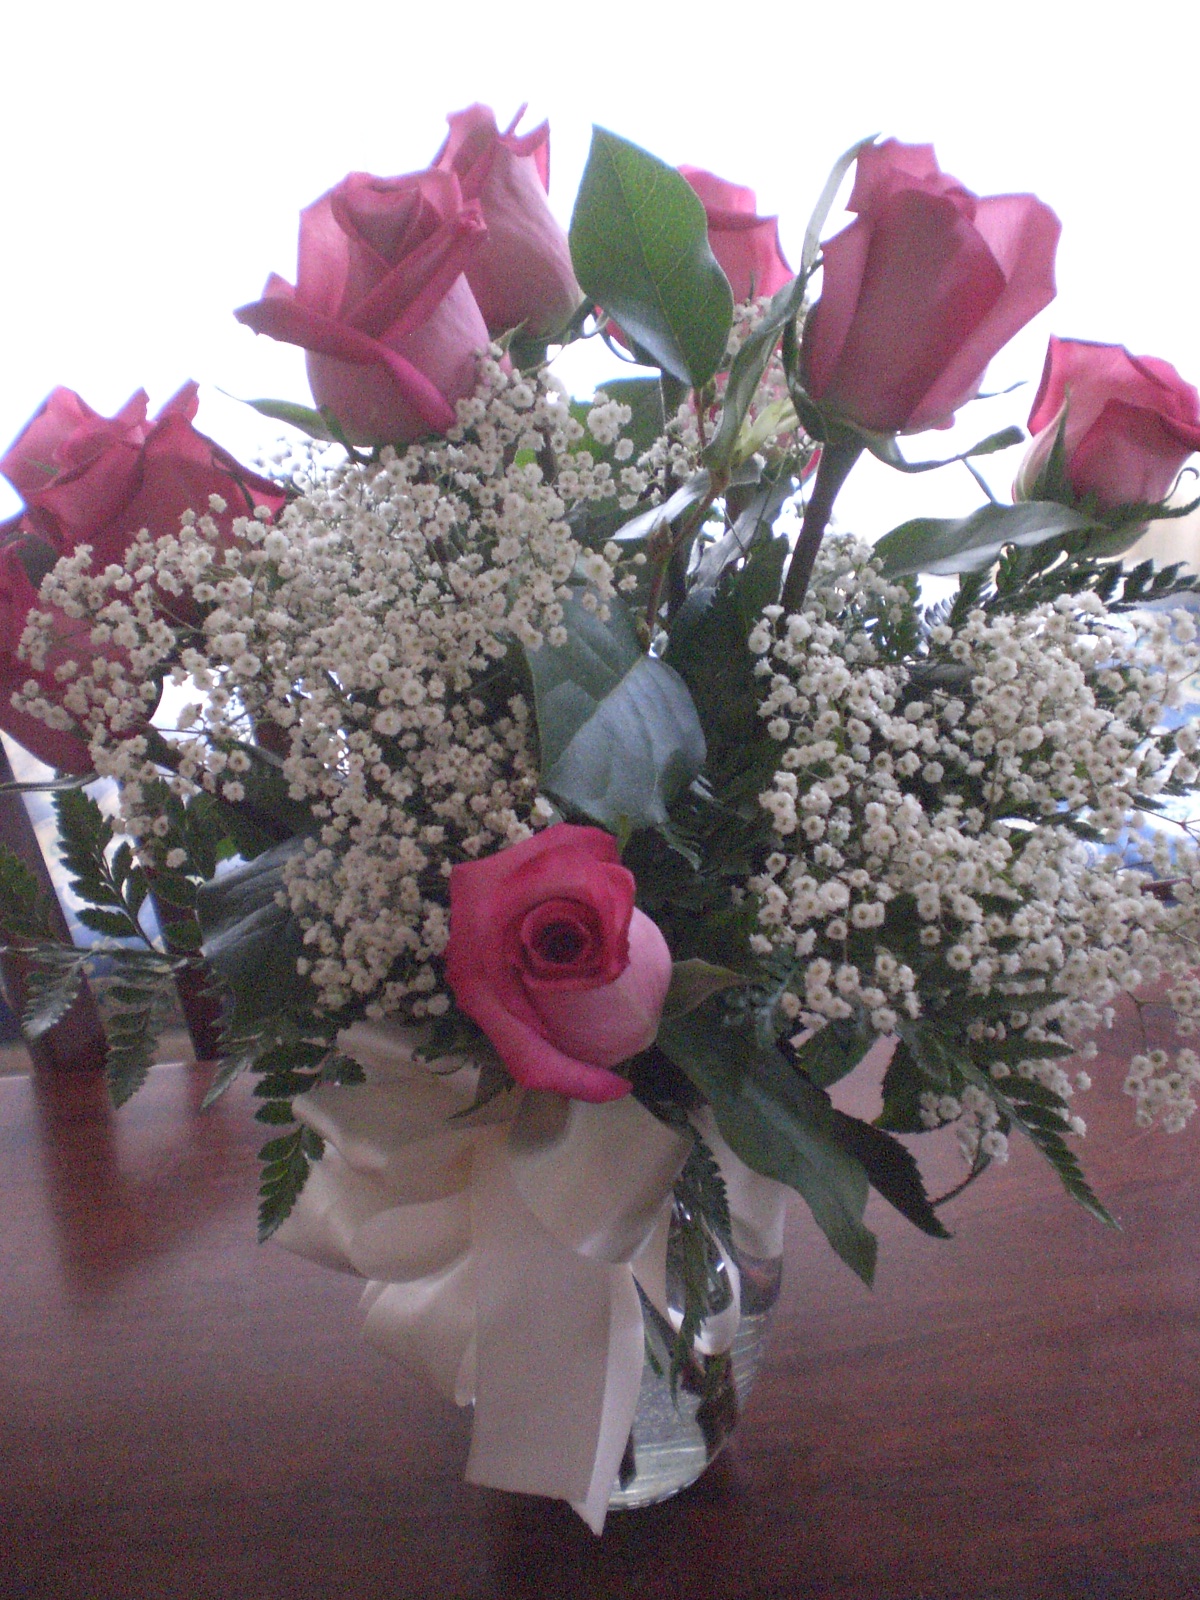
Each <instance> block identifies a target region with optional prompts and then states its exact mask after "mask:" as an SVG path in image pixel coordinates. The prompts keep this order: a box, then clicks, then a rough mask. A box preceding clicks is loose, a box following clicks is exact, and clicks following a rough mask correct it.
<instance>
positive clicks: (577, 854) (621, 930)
mask: <svg viewBox="0 0 1200 1600" xmlns="http://www.w3.org/2000/svg"><path fill="white" fill-rule="evenodd" d="M635 888H636V885H635V883H634V879H633V874H632V873H631V872H630V871H629V870H628V869H627V868H626V867H623V866H622V865H621V863H620V860H619V858H618V852H617V844H616V840H615V839H613V838H612V836H611V835H610V834H607V833H604V832H603V831H602V830H601V829H599V828H579V827H575V826H573V825H572V824H570V823H565V822H564V823H559V824H557V825H556V826H555V827H553V828H547V829H546V831H545V832H544V833H539V834H535V835H534V837H533V838H531V839H526V840H524V841H522V843H520V844H515V845H511V846H509V848H508V849H506V850H501V851H499V852H497V854H495V855H492V856H484V857H483V858H481V859H480V860H478V861H469V862H465V863H460V864H459V865H458V866H456V867H455V868H454V870H453V871H452V872H451V874H450V942H449V945H448V946H447V949H446V981H447V982H448V983H449V985H450V987H451V989H452V990H453V991H454V998H455V999H456V1000H457V1002H458V1004H459V1007H460V1008H461V1010H463V1011H465V1012H466V1014H467V1015H468V1016H469V1017H471V1018H473V1020H474V1021H475V1022H477V1023H478V1024H479V1026H480V1027H481V1028H482V1029H483V1031H484V1033H486V1034H487V1036H488V1038H489V1039H490V1040H491V1041H492V1043H493V1044H494V1045H495V1047H496V1049H497V1051H498V1052H499V1053H500V1056H501V1058H502V1059H503V1061H504V1064H505V1066H506V1067H507V1068H508V1070H509V1071H510V1072H511V1073H512V1075H513V1077H514V1078H515V1079H516V1080H517V1082H518V1083H520V1084H523V1085H525V1087H527V1088H530V1089H549V1090H552V1091H553V1092H554V1093H556V1094H563V1095H569V1096H570V1097H571V1098H573V1099H576V1100H592V1101H604V1100H616V1099H619V1098H620V1096H621V1095H624V1094H628V1093H629V1090H630V1083H629V1080H628V1079H627V1078H622V1077H620V1076H618V1074H616V1073H615V1072H611V1071H608V1070H607V1069H608V1068H610V1067H615V1066H617V1065H618V1064H619V1063H620V1062H622V1061H627V1060H628V1059H629V1057H630V1056H634V1055H636V1054H637V1053H638V1051H639V1050H645V1049H646V1048H647V1046H649V1045H650V1044H652V1043H653V1042H654V1037H655V1035H656V1033H657V1032H658V1021H659V1017H660V1015H661V1013H662V1007H663V1001H664V1000H665V998H666V993H667V987H668V985H669V984H670V981H671V952H670V951H669V950H668V948H667V943H666V940H665V939H664V938H663V936H662V934H661V933H660V932H659V929H658V927H657V925H656V924H655V923H654V922H652V921H651V920H650V918H649V917H647V916H646V915H644V913H643V912H641V911H638V910H637V909H636V908H635V906H634V903H633V897H634V891H635Z"/></svg>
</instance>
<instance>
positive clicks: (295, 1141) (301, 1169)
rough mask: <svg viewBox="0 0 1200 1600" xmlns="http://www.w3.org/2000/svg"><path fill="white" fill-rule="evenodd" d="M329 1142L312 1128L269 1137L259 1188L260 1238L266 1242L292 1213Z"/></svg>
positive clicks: (302, 1128)
mask: <svg viewBox="0 0 1200 1600" xmlns="http://www.w3.org/2000/svg"><path fill="white" fill-rule="evenodd" d="M324 1148H325V1142H324V1140H323V1139H322V1138H321V1137H320V1136H319V1135H318V1134H315V1133H314V1132H313V1131H312V1129H311V1128H306V1127H299V1128H296V1129H294V1130H293V1131H292V1132H291V1133H284V1134H280V1135H279V1137H278V1138H276V1139H269V1140H268V1141H267V1143H266V1144H264V1145H263V1147H262V1148H261V1150H259V1152H258V1155H259V1159H260V1160H261V1161H262V1163H263V1170H262V1183H261V1187H260V1188H259V1207H258V1239H259V1243H260V1244H262V1243H265V1241H266V1240H268V1239H269V1238H270V1237H271V1235H272V1234H273V1233H274V1232H275V1230H276V1229H277V1228H278V1227H279V1225H280V1223H282V1222H283V1221H284V1219H285V1218H286V1217H287V1216H288V1214H289V1213H290V1211H291V1209H292V1207H293V1206H294V1205H295V1203H296V1201H297V1200H298V1199H299V1197H300V1191H301V1190H302V1189H303V1187H304V1184H305V1180H306V1179H307V1177H308V1171H309V1167H310V1166H311V1165H312V1163H313V1162H314V1161H319V1160H320V1158H321V1154H322V1152H323V1151H324Z"/></svg>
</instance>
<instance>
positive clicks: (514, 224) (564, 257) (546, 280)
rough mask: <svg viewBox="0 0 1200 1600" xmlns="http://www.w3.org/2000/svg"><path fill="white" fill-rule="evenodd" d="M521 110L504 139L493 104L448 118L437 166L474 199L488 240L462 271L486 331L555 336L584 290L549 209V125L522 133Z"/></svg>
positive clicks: (471, 108) (469, 198) (466, 194)
mask: <svg viewBox="0 0 1200 1600" xmlns="http://www.w3.org/2000/svg"><path fill="white" fill-rule="evenodd" d="M523 111H524V107H522V108H521V111H519V112H518V113H517V115H516V116H515V117H514V118H513V121H512V124H511V125H510V126H509V127H508V128H507V129H506V130H505V132H504V133H501V132H500V131H499V129H498V128H497V127H496V118H495V114H494V113H493V111H492V109H491V107H490V106H481V105H474V106H469V107H468V108H467V110H466V111H455V112H452V113H451V115H450V116H449V117H447V118H446V120H447V122H449V124H450V136H449V138H448V139H447V140H446V142H445V144H444V145H443V146H442V148H441V149H440V150H439V151H438V153H437V155H436V157H435V158H434V163H433V164H434V166H435V168H438V169H440V170H442V171H445V172H453V173H455V174H456V175H457V177H458V181H459V184H460V186H461V188H462V192H463V198H464V199H466V200H477V201H478V202H479V205H480V207H481V209H482V211H483V220H484V221H485V222H486V223H487V237H486V238H485V239H484V241H483V243H482V245H481V246H480V248H479V249H478V250H477V251H475V252H474V254H473V255H472V256H471V258H470V260H469V261H468V262H467V264H466V267H465V269H464V270H465V272H466V277H467V282H468V283H469V284H470V286H471V292H472V294H473V295H474V296H475V299H476V302H477V303H478V305H479V309H480V311H481V312H482V313H483V320H484V321H485V322H486V323H487V326H488V332H489V333H493V334H500V333H505V332H507V331H508V329H510V328H515V327H518V326H519V325H521V324H522V323H523V324H524V326H525V328H526V330H527V331H528V332H529V333H531V334H533V335H535V336H543V335H546V334H551V333H554V332H555V331H556V329H558V328H561V327H562V325H563V324H564V323H565V322H566V321H567V319H568V318H569V317H570V316H571V314H572V312H573V311H575V310H576V309H577V308H578V306H579V303H580V301H581V300H582V299H583V291H582V290H581V289H580V287H579V285H578V284H577V283H576V281H575V273H574V270H573V269H572V266H571V250H570V246H569V245H568V244H567V236H566V234H565V233H564V232H563V231H562V229H561V228H560V227H559V225H558V223H557V222H556V221H555V220H554V218H553V216H552V215H551V213H550V207H549V206H548V205H547V204H546V191H547V189H548V188H549V186H550V127H549V124H548V123H545V122H543V123H542V125H541V126H540V127H538V128H535V129H534V130H533V132H532V133H525V134H518V133H517V132H516V127H517V123H518V122H520V120H521V116H522V113H523Z"/></svg>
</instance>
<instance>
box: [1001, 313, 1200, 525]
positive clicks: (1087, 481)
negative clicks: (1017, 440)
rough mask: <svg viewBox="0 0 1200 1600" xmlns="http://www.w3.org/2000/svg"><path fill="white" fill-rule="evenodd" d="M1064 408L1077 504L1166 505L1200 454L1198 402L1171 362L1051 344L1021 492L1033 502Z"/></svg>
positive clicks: (1113, 349) (1112, 347) (1116, 348)
mask: <svg viewBox="0 0 1200 1600" xmlns="http://www.w3.org/2000/svg"><path fill="white" fill-rule="evenodd" d="M1064 406H1065V407H1066V413H1067V419H1066V433H1065V436H1064V440H1063V444H1064V448H1065V451H1066V473H1067V477H1068V479H1069V481H1070V485H1071V488H1072V490H1073V491H1074V493H1075V495H1076V497H1077V498H1078V499H1079V500H1089V499H1090V500H1093V501H1094V503H1095V504H1096V505H1097V506H1098V507H1099V508H1100V509H1102V510H1111V509H1112V508H1113V507H1115V506H1121V505H1130V504H1132V503H1135V502H1139V501H1142V502H1152V501H1158V500H1162V499H1163V498H1164V496H1165V495H1166V494H1167V493H1168V492H1169V491H1170V488H1171V485H1172V484H1173V483H1174V481H1175V478H1176V476H1177V475H1178V472H1179V469H1180V467H1182V466H1183V464H1184V462H1185V461H1186V460H1187V458H1188V457H1189V456H1190V455H1191V454H1192V452H1193V450H1200V396H1198V395H1197V393H1196V390H1195V389H1193V387H1192V385H1191V384H1190V383H1185V382H1184V381H1183V379H1182V378H1181V377H1180V376H1179V374H1178V373H1177V372H1176V371H1175V368H1174V367H1173V366H1171V365H1170V363H1169V362H1166V361H1159V360H1157V359H1156V358H1155V357H1154V356H1131V355H1130V354H1129V351H1128V350H1126V349H1124V348H1123V347H1122V346H1121V345H1119V344H1092V343H1090V342H1089V341H1087V340H1085V339H1056V338H1054V337H1053V336H1052V337H1051V339H1050V348H1049V350H1048V351H1047V352H1046V365H1045V367H1044V369H1043V371H1042V383H1041V387H1040V388H1039V389H1038V392H1037V399H1036V400H1035V401H1034V402H1033V411H1032V412H1031V413H1030V417H1029V431H1030V433H1031V434H1034V435H1035V437H1034V440H1033V444H1032V445H1031V446H1030V449H1029V453H1028V455H1027V456H1026V457H1025V460H1024V462H1023V463H1022V466H1021V470H1020V473H1019V474H1018V477H1017V484H1016V488H1015V491H1014V492H1015V493H1016V495H1017V497H1018V498H1021V499H1026V498H1029V497H1030V495H1031V494H1032V492H1033V489H1034V486H1035V484H1036V481H1037V478H1038V476H1039V474H1040V472H1041V470H1042V468H1043V466H1044V465H1045V464H1046V462H1047V461H1048V460H1049V457H1050V452H1051V451H1052V450H1053V448H1054V439H1055V435H1056V434H1057V432H1058V427H1059V422H1060V421H1061V418H1062V410H1063V407H1064Z"/></svg>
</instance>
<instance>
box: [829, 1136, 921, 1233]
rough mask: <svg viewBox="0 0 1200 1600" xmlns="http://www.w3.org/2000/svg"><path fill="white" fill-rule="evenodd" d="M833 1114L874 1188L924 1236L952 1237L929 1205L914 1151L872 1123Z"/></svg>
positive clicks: (846, 1144)
mask: <svg viewBox="0 0 1200 1600" xmlns="http://www.w3.org/2000/svg"><path fill="white" fill-rule="evenodd" d="M833 1115H834V1120H835V1122H836V1124H837V1129H838V1133H839V1134H840V1136H841V1138H842V1142H843V1143H844V1144H845V1146H846V1148H847V1150H849V1151H850V1152H851V1153H852V1154H853V1155H854V1156H856V1157H857V1158H858V1160H859V1161H861V1162H862V1164H863V1166H864V1167H865V1168H866V1169H867V1176H868V1178H870V1180H871V1187H872V1188H873V1189H877V1190H878V1191H879V1193H880V1194H881V1195H882V1196H883V1198H884V1199H885V1200H886V1201H887V1202H888V1204H889V1205H891V1206H894V1207H895V1208H896V1210H897V1211H898V1212H899V1213H900V1215H901V1216H903V1217H907V1218H908V1220H909V1222H911V1223H912V1224H913V1226H914V1227H917V1228H920V1230H921V1232H922V1233H928V1234H930V1235H931V1236H932V1237H933V1238H935V1239H948V1238H949V1237H950V1234H949V1233H948V1232H947V1230H946V1227H945V1225H944V1224H943V1223H942V1222H941V1221H940V1220H939V1218H938V1214H937V1212H936V1211H935V1210H934V1209H933V1206H932V1205H931V1204H930V1201H929V1196H928V1195H927V1194H926V1192H925V1184H924V1182H923V1181H922V1178H921V1169H920V1168H919V1167H918V1166H917V1163H916V1160H915V1159H914V1157H913V1154H912V1151H911V1150H907V1149H905V1147H904V1145H902V1144H901V1143H900V1141H899V1139H893V1138H892V1136H891V1134H890V1133H884V1132H883V1130H882V1129H881V1128H873V1127H872V1126H871V1124H870V1123H869V1122H862V1121H860V1120H859V1118H857V1117H848V1116H846V1115H845V1114H844V1113H843V1112H841V1111H835V1112H834V1113H833Z"/></svg>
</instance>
